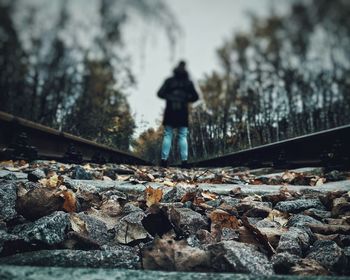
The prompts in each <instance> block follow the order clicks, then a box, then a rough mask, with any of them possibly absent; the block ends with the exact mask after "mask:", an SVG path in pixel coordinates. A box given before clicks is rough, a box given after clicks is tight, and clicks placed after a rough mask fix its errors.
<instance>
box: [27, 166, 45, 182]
mask: <svg viewBox="0 0 350 280" xmlns="http://www.w3.org/2000/svg"><path fill="white" fill-rule="evenodd" d="M44 178H46V174H45V172H44V171H43V170H41V169H35V170H33V171H31V172H29V173H28V180H29V181H31V182H38V181H39V180H41V179H44Z"/></svg>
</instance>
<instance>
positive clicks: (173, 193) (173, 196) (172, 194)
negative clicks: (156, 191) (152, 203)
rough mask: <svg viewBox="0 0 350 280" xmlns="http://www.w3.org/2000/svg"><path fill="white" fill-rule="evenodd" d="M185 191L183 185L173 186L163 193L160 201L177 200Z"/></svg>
mask: <svg viewBox="0 0 350 280" xmlns="http://www.w3.org/2000/svg"><path fill="white" fill-rule="evenodd" d="M187 192H188V190H186V189H185V188H184V187H182V186H175V187H173V188H172V189H171V190H170V191H167V192H166V193H165V194H164V195H163V198H162V202H178V201H180V200H181V198H182V197H183V196H184V195H185V194H186V193H187Z"/></svg>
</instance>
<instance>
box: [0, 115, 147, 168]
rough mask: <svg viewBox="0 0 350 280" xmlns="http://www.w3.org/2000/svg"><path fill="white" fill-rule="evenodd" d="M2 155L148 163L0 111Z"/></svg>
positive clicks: (4, 156)
mask: <svg viewBox="0 0 350 280" xmlns="http://www.w3.org/2000/svg"><path fill="white" fill-rule="evenodd" d="M0 157H1V158H2V159H22V158H23V159H29V160H33V159H49V160H59V161H62V162H71V163H81V162H97V163H106V162H112V163H127V164H135V165H149V163H148V162H146V161H145V160H143V159H141V158H139V157H137V156H135V155H133V154H131V153H127V152H123V151H120V150H117V149H114V148H110V147H108V146H106V145H102V144H99V143H95V142H93V141H90V140H87V139H83V138H80V137H77V136H74V135H72V134H69V133H65V132H61V131H58V130H55V129H52V128H50V127H47V126H44V125H40V124H36V123H34V122H31V121H28V120H25V119H22V118H19V117H16V116H13V115H10V114H7V113H5V112H1V111H0Z"/></svg>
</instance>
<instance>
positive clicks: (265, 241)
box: [241, 216, 276, 257]
mask: <svg viewBox="0 0 350 280" xmlns="http://www.w3.org/2000/svg"><path fill="white" fill-rule="evenodd" d="M241 220H242V223H243V225H244V226H245V227H246V228H247V229H248V230H249V231H250V232H251V233H252V234H254V236H255V238H256V239H257V240H258V241H259V243H260V244H261V245H262V246H264V248H265V250H266V251H267V253H268V255H269V256H270V257H271V256H272V255H274V254H276V251H275V249H274V248H273V247H272V245H271V244H270V242H269V240H268V238H267V236H266V234H263V233H262V232H261V231H260V230H259V229H258V228H257V227H255V226H253V225H252V224H250V223H249V220H248V218H247V217H246V216H243V217H242V219H241Z"/></svg>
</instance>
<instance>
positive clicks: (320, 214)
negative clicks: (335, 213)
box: [304, 208, 332, 221]
mask: <svg viewBox="0 0 350 280" xmlns="http://www.w3.org/2000/svg"><path fill="white" fill-rule="evenodd" d="M304 214H305V215H308V216H310V217H312V218H315V219H317V220H320V221H322V220H324V219H327V218H330V217H331V216H332V215H331V212H329V211H324V210H319V209H315V208H310V209H307V210H305V211H304Z"/></svg>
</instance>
